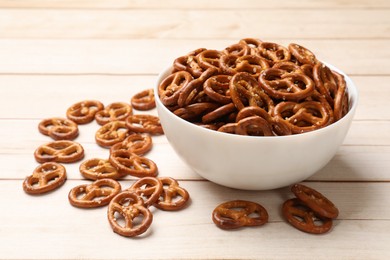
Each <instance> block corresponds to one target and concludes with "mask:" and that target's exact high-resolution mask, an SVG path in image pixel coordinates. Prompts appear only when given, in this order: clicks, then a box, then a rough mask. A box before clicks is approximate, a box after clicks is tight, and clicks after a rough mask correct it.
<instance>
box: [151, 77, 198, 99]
mask: <svg viewBox="0 0 390 260" xmlns="http://www.w3.org/2000/svg"><path fill="white" fill-rule="evenodd" d="M191 80H193V77H192V75H191V74H190V73H189V72H187V71H178V72H174V73H172V74H171V75H169V76H168V77H166V78H165V79H164V80H163V81H162V82H161V83H160V85H159V86H158V95H159V97H160V99H161V102H162V103H163V104H164V105H165V106H172V105H177V100H178V99H179V95H180V90H181V89H182V88H183V87H184V86H186V85H187V84H188V83H189V82H190V81H191Z"/></svg>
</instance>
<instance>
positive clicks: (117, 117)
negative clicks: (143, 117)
mask: <svg viewBox="0 0 390 260" xmlns="http://www.w3.org/2000/svg"><path fill="white" fill-rule="evenodd" d="M132 113H133V109H132V107H131V106H130V104H127V103H124V102H115V103H111V104H109V105H108V106H106V107H105V108H104V109H103V110H100V111H99V112H97V113H96V114H95V119H96V122H98V124H100V125H105V124H107V123H108V122H111V121H124V120H125V119H126V118H127V117H128V116H129V115H131V114H132Z"/></svg>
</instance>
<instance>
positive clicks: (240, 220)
mask: <svg viewBox="0 0 390 260" xmlns="http://www.w3.org/2000/svg"><path fill="white" fill-rule="evenodd" d="M251 214H256V216H253V217H252V216H251ZM212 219H213V222H214V223H215V225H217V226H218V227H219V228H222V229H236V228H240V227H245V226H261V225H264V224H265V223H266V222H268V213H267V210H266V209H265V208H264V207H263V206H261V205H260V204H258V203H255V202H252V201H245V200H233V201H228V202H224V203H222V204H220V205H218V206H217V207H216V208H215V209H214V211H213V214H212Z"/></svg>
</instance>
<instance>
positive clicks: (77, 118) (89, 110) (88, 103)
mask: <svg viewBox="0 0 390 260" xmlns="http://www.w3.org/2000/svg"><path fill="white" fill-rule="evenodd" d="M103 108H104V105H103V104H102V103H101V102H100V101H97V100H84V101H80V102H78V103H75V104H73V105H72V106H70V107H69V108H68V109H67V110H66V117H67V118H69V119H70V120H72V121H74V122H75V123H77V124H87V123H89V122H92V121H93V119H95V114H96V113H97V112H98V111H100V110H103Z"/></svg>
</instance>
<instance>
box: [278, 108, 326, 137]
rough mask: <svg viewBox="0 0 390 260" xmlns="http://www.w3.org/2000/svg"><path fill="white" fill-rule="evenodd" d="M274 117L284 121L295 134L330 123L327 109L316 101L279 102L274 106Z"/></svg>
mask: <svg viewBox="0 0 390 260" xmlns="http://www.w3.org/2000/svg"><path fill="white" fill-rule="evenodd" d="M274 115H275V116H276V117H279V119H280V120H284V122H285V123H287V124H288V125H289V127H290V129H291V131H292V132H293V133H295V134H299V133H304V132H308V131H313V130H315V129H319V128H321V127H324V126H327V125H329V124H330V123H331V122H332V118H331V116H330V112H329V110H328V109H327V107H326V106H325V105H324V104H323V103H320V102H317V101H305V102H302V103H296V102H281V103H279V104H277V105H276V106H275V109H274Z"/></svg>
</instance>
